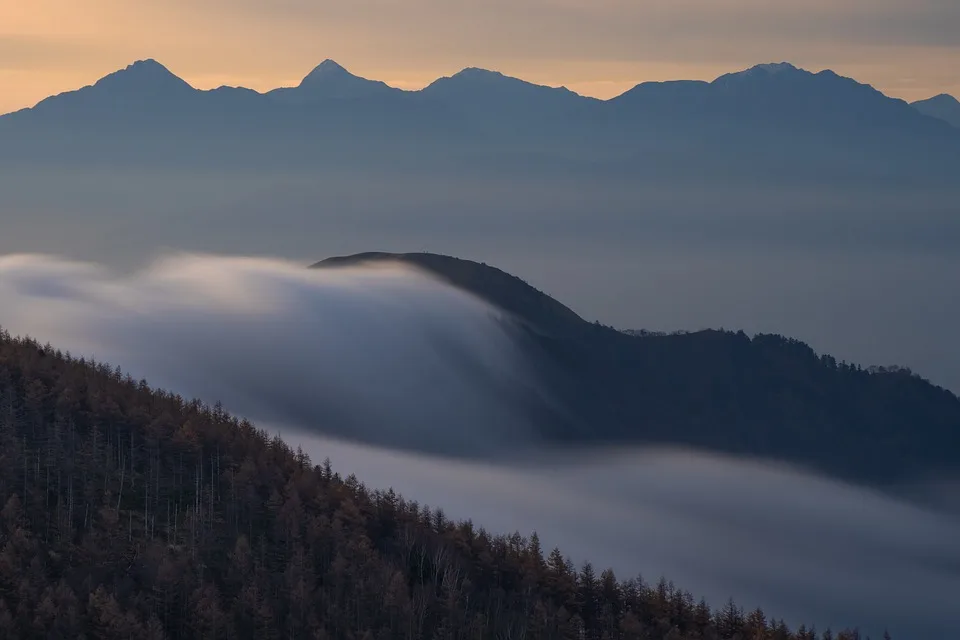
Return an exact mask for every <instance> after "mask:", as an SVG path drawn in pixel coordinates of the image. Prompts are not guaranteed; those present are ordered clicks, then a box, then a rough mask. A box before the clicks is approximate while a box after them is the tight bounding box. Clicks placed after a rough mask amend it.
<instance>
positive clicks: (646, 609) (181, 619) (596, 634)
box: [0, 332, 860, 640]
mask: <svg viewBox="0 0 960 640" xmlns="http://www.w3.org/2000/svg"><path fill="white" fill-rule="evenodd" d="M0 498H2V511H0V638H50V639H56V638H70V639H71V640H73V639H76V638H88V639H92V638H105V639H112V638H117V639H120V638H123V639H129V638H141V639H143V640H160V639H163V638H169V639H173V638H210V639H217V638H222V639H233V638H238V639H242V638H251V639H253V638H256V639H277V640H279V639H281V638H284V639H285V638H318V639H319V638H330V639H341V638H343V639H351V638H357V639H363V640H380V639H387V638H397V639H400V638H404V639H413V638H427V639H433V638H436V639H441V638H443V639H447V638H451V639H452V638H457V639H461V638H462V639H473V638H477V639H480V638H483V639H486V638H490V639H497V640H501V639H508V638H557V639H560V638H564V639H567V638H570V639H573V638H577V639H595V640H601V639H602V640H607V639H611V640H612V639H624V640H626V639H635V640H640V639H645V640H653V639H661V638H663V639H670V640H683V639H710V640H719V639H739V640H759V639H769V640H821V639H822V640H831V639H836V640H853V639H855V638H859V637H860V636H859V634H858V633H857V632H856V631H843V632H838V633H836V634H833V633H831V632H829V631H823V632H815V631H808V630H807V629H806V628H803V627H801V628H799V629H796V630H792V631H791V630H789V629H788V628H787V626H786V625H785V624H783V623H782V622H775V621H773V620H771V619H768V618H767V616H766V615H765V614H764V613H763V612H761V611H759V610H757V611H753V612H751V613H745V612H744V610H743V609H741V608H740V607H738V606H737V605H736V604H735V603H733V602H732V601H730V602H728V603H727V604H726V605H725V606H723V607H721V608H720V609H718V610H716V611H712V610H711V608H710V607H709V606H708V604H707V603H706V602H703V601H697V600H695V599H694V597H693V596H692V595H690V594H689V593H688V592H685V591H683V590H681V589H678V588H676V587H674V586H673V585H672V584H671V583H669V582H667V581H666V580H660V581H658V582H650V583H648V582H644V581H643V580H642V579H640V578H633V579H629V580H626V581H622V580H618V579H617V578H616V577H615V576H614V574H613V572H612V571H603V572H597V571H595V570H594V568H593V567H592V566H591V565H589V564H585V565H583V566H582V567H579V568H575V567H574V566H573V564H572V563H571V562H570V561H569V560H568V559H566V558H564V556H563V555H562V554H561V552H560V551H559V550H553V551H552V552H550V553H546V554H544V553H543V551H542V550H541V548H540V544H539V540H538V537H537V536H536V534H532V535H530V536H529V537H523V536H521V535H519V534H513V535H508V536H499V535H492V534H490V533H488V532H486V531H484V530H483V529H482V528H479V527H475V526H474V525H473V524H471V523H470V522H451V521H450V520H448V519H447V518H446V517H444V515H443V512H442V511H441V510H439V509H430V508H428V507H427V506H425V505H419V504H417V503H416V502H414V501H412V500H410V499H404V498H402V497H401V496H399V495H397V494H395V493H394V492H393V491H372V490H370V489H368V488H366V487H365V486H364V485H363V484H361V483H360V482H358V481H357V479H356V478H354V477H352V476H350V477H346V478H344V477H342V476H341V475H340V474H338V473H334V472H333V471H332V469H331V466H330V464H329V462H326V461H325V462H324V463H323V464H321V465H317V466H315V465H313V464H312V463H311V461H310V460H309V459H308V458H307V457H306V456H305V455H304V454H303V453H302V452H300V451H293V450H291V448H290V447H288V446H287V445H286V444H285V443H284V442H282V441H281V440H280V439H278V438H271V437H269V436H268V435H267V434H266V433H265V432H263V431H259V430H257V429H256V428H255V427H254V426H253V425H251V424H250V423H248V422H245V421H242V420H238V419H236V418H234V417H232V416H230V415H228V414H227V413H226V412H225V411H224V410H223V409H222V408H221V407H220V406H213V407H210V406H206V405H204V404H202V403H200V402H198V401H191V400H186V399H184V398H181V397H179V396H176V395H172V394H169V393H165V392H163V391H156V390H152V389H151V388H149V387H148V386H147V384H146V382H143V381H136V380H133V379H131V378H130V377H128V376H125V375H123V374H122V372H121V371H120V370H119V369H112V368H111V367H109V366H107V365H105V364H102V363H95V362H92V361H85V360H83V359H76V358H71V357H70V356H69V355H68V354H63V353H60V352H59V351H56V350H55V349H53V348H51V347H49V346H41V345H39V344H38V343H36V342H33V341H29V340H23V339H13V338H11V337H10V336H9V335H7V334H5V333H2V332H0ZM638 544H642V541H638Z"/></svg>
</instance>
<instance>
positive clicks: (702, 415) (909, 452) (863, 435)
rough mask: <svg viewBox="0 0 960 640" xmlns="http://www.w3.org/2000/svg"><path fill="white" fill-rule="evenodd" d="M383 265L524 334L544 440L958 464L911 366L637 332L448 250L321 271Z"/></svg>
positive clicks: (945, 466) (944, 426)
mask: <svg viewBox="0 0 960 640" xmlns="http://www.w3.org/2000/svg"><path fill="white" fill-rule="evenodd" d="M377 261H379V262H391V261H393V262H400V263H404V264H408V265H413V266H416V267H418V268H421V269H425V270H427V271H428V272H431V273H432V274H434V275H435V276H437V277H439V278H441V279H443V280H445V281H447V282H449V283H451V284H453V285H454V286H457V287H460V288H462V289H465V290H467V291H469V292H471V293H473V294H474V295H476V296H478V297H480V298H482V299H484V300H486V301H487V302H489V303H491V304H492V305H494V306H497V307H499V308H501V309H503V310H505V311H507V312H508V313H509V314H511V315H513V316H514V317H517V318H518V319H519V320H520V321H521V323H522V324H523V325H524V326H525V327H527V328H528V329H529V331H528V332H527V333H526V337H525V340H523V344H524V345H525V346H526V351H527V354H528V355H529V357H530V358H531V360H532V361H533V362H534V363H536V365H537V368H538V371H539V372H540V374H541V375H542V377H543V379H544V380H545V381H547V383H548V388H550V389H552V391H553V392H554V393H553V395H554V397H555V398H557V399H559V400H560V401H561V403H562V406H563V410H562V411H559V412H554V413H553V414H551V415H549V416H543V415H540V416H538V417H537V420H538V426H539V429H540V432H541V434H542V436H543V437H544V438H546V439H548V440H551V441H559V442H566V443H571V444H584V443H586V444H622V443H655V444H680V445H689V446H694V447H699V448H706V449H710V450H713V451H721V452H725V453H734V454H742V455H754V456H762V457H765V458H772V459H777V460H782V461H786V462H790V463H795V464H800V465H803V466H806V467H811V468H814V469H817V470H820V471H824V472H827V473H830V474H832V475H835V476H839V477H842V478H846V479H851V480H855V481H863V482H869V483H871V484H877V485H886V484H895V483H898V482H901V481H915V480H921V479H924V478H926V477H928V476H937V475H940V474H955V473H957V472H960V398H957V396H956V395H954V394H953V393H951V392H950V391H947V390H945V389H943V388H940V387H938V386H935V385H933V384H931V383H930V382H928V381H927V380H925V379H923V378H921V377H919V376H917V375H915V374H914V373H912V372H911V371H909V370H907V369H903V368H899V367H895V366H894V367H871V368H863V367H862V366H859V365H856V364H850V363H845V362H838V361H837V360H836V359H835V358H833V357H832V356H830V355H826V354H817V353H816V352H815V351H814V350H813V349H812V348H810V347H809V346H808V345H806V344H804V343H803V342H801V341H799V340H796V339H791V338H786V337H783V336H779V335H757V336H753V337H750V336H747V335H746V334H744V333H743V332H733V331H720V330H708V331H698V332H692V333H676V334H669V335H667V334H657V333H635V334H632V335H631V334H627V333H624V332H621V331H617V330H615V329H612V328H610V327H605V326H601V325H599V324H596V323H589V322H587V321H585V320H583V319H582V318H580V317H579V316H578V315H576V314H575V313H574V312H573V311H571V310H570V309H569V308H567V307H565V306H564V305H562V304H560V303H559V302H557V301H556V300H554V299H553V298H550V297H549V296H547V295H546V294H544V293H542V292H540V291H538V290H536V289H535V288H533V287H532V286H530V285H528V284H526V283H525V282H523V281H522V280H520V279H519V278H516V277H514V276H511V275H509V274H506V273H504V272H502V271H500V270H499V269H496V268H494V267H491V266H488V265H486V264H480V263H477V262H471V261H468V260H461V259H458V258H451V257H448V256H439V255H433V254H424V253H414V254H389V253H367V254H358V255H355V256H348V257H341V258H334V259H330V260H326V261H324V262H321V263H319V264H318V265H315V266H317V267H332V266H337V265H346V264H363V263H369V262H377Z"/></svg>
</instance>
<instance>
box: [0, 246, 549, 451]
mask: <svg viewBox="0 0 960 640" xmlns="http://www.w3.org/2000/svg"><path fill="white" fill-rule="evenodd" d="M0 310H2V311H0V324H2V326H4V327H5V328H6V329H7V330H8V331H10V332H11V333H13V334H17V335H30V336H32V337H34V338H36V339H38V340H40V341H43V342H46V341H50V342H51V343H54V344H55V345H56V346H57V348H60V349H64V350H69V351H70V352H72V353H74V354H75V355H84V356H88V357H91V356H92V357H95V358H97V359H98V360H101V361H106V362H109V363H110V364H115V365H120V366H121V367H122V368H123V369H124V370H125V371H127V372H129V373H131V375H134V376H135V377H145V378H146V379H147V380H148V381H149V382H150V383H151V384H153V385H155V386H160V387H164V388H167V389H170V390H173V391H175V392H178V393H181V394H183V395H186V396H189V397H200V398H202V399H204V400H206V401H208V402H211V403H212V402H214V401H216V400H220V401H222V402H223V403H224V404H225V405H226V406H227V407H229V408H230V410H231V411H233V412H235V413H237V414H240V415H243V416H245V417H249V418H251V419H253V420H259V421H276V422H284V423H293V424H297V425H300V426H301V427H303V428H308V429H317V430H323V431H324V432H325V433H333V434H335V435H338V436H341V437H348V438H353V439H356V440H359V441H363V442H372V443H377V444H384V445H388V446H394V447H410V448H416V449H419V450H427V451H436V452H440V453H445V454H466V453H469V455H483V454H485V453H492V452H494V451H497V450H500V449H501V448H502V447H504V446H508V445H510V446H516V445H518V444H520V443H522V442H524V441H526V440H527V439H528V438H530V437H531V436H532V427H531V424H530V423H529V421H528V420H527V416H526V413H525V409H524V407H526V406H528V405H529V404H530V402H529V399H530V398H531V397H533V395H536V394H537V393H538V390H537V388H536V385H535V380H534V379H533V377H532V376H531V375H530V374H529V373H528V371H527V369H526V366H525V363H524V362H523V359H522V357H521V356H520V355H519V351H518V349H517V348H516V345H515V344H514V341H513V339H512V337H511V335H510V329H511V327H510V325H509V324H508V323H507V322H506V321H505V320H504V319H503V318H501V317H500V314H499V312H498V311H496V310H495V309H493V308H492V307H490V306H488V305H487V304H485V303H484V302H482V301H480V300H478V299H476V298H474V297H472V296H470V295H469V294H467V293H465V292H463V291H461V290H459V289H456V288H453V287H451V286H449V285H446V284H444V283H441V282H439V281H437V280H435V279H433V278H431V277H429V276H427V275H426V274H423V273H420V272H418V271H415V270H413V269H411V268H409V267H404V266H401V265H385V266H369V267H362V268H345V269H336V270H319V269H318V270H308V269H306V268H304V266H303V265H298V264H295V263H290V262H283V261H279V260H268V259H260V258H235V257H215V256H207V255H179V256H169V257H166V258H164V259H161V260H159V261H157V262H155V263H154V264H152V265H151V266H150V267H149V268H146V269H143V270H141V271H138V272H136V273H133V274H130V275H125V276H117V275H115V274H113V273H111V272H110V271H108V270H106V269H105V268H102V267H99V266H97V265H93V264H89V263H79V262H69V261H64V260H60V259H57V258H53V257H49V256H39V255H13V256H7V257H3V258H0Z"/></svg>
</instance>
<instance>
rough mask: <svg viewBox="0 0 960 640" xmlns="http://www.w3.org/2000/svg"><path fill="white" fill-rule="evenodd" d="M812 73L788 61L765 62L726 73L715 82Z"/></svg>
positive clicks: (765, 78) (764, 78)
mask: <svg viewBox="0 0 960 640" xmlns="http://www.w3.org/2000/svg"><path fill="white" fill-rule="evenodd" d="M809 75H813V74H811V73H810V72H809V71H806V70H805V69H801V68H799V67H796V66H794V65H792V64H790V63H789V62H767V63H764V64H758V65H754V66H752V67H750V68H749V69H744V70H743V71H735V72H733V73H726V74H724V75H722V76H720V77H719V78H717V79H716V80H714V83H715V84H725V83H728V82H743V81H757V80H767V79H771V78H785V77H796V76H809Z"/></svg>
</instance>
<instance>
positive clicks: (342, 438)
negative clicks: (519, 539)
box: [0, 255, 960, 640]
mask: <svg viewBox="0 0 960 640" xmlns="http://www.w3.org/2000/svg"><path fill="white" fill-rule="evenodd" d="M0 325H2V326H3V327H4V328H6V329H7V330H8V331H10V332H11V333H14V334H18V335H26V334H29V335H31V336H33V337H34V338H36V339H38V340H40V341H43V342H46V341H49V342H51V343H53V344H54V345H55V346H57V347H59V348H61V349H65V350H70V351H71V352H72V353H74V354H77V355H80V354H82V355H85V356H94V357H96V358H97V359H99V360H105V361H108V362H110V363H111V364H117V365H120V366H122V367H123V368H124V369H125V370H126V371H128V372H130V373H131V374H132V375H134V376H135V377H144V378H146V379H147V380H148V381H149V382H151V383H152V384H154V385H155V386H162V387H165V388H168V389H171V390H173V391H176V392H179V393H181V394H184V395H186V396H190V397H194V396H196V397H200V398H202V399H204V400H206V401H208V402H211V403H212V402H215V401H217V400H220V401H222V402H223V403H224V405H225V406H226V408H227V409H229V410H231V411H233V412H235V413H238V414H241V415H243V416H246V417H250V418H251V419H254V420H255V421H258V422H259V423H260V424H261V425H264V426H267V427H269V428H270V429H272V430H275V431H278V432H280V433H281V434H282V435H283V437H284V438H286V439H287V440H288V441H289V442H290V443H291V444H292V445H294V446H296V445H302V446H303V447H304V449H305V450H306V451H307V452H308V453H309V454H310V455H311V456H312V457H313V458H314V460H316V461H319V460H321V459H322V458H324V457H327V456H329V457H330V458H331V459H332V460H333V462H334V466H335V467H336V469H337V470H339V471H341V472H343V473H356V474H357V476H358V477H359V478H360V479H361V480H362V481H364V482H365V483H367V484H368V485H369V486H371V487H378V488H387V487H394V488H395V489H398V490H400V491H401V492H403V493H404V494H405V495H406V496H407V497H408V498H410V499H416V500H418V501H419V502H421V503H428V504H430V505H432V506H439V507H442V508H443V509H444V510H445V511H446V512H447V514H448V515H449V516H451V517H454V518H471V519H473V520H474V522H475V523H477V524H478V525H482V526H485V527H486V528H488V529H490V530H493V531H499V532H510V531H514V530H519V531H521V532H522V533H530V532H532V531H534V530H536V531H538V533H539V534H540V536H541V539H542V541H543V543H544V544H545V545H547V546H553V545H558V546H560V548H561V549H562V550H563V551H564V552H565V553H566V554H568V555H570V556H572V557H573V558H575V559H576V560H577V561H578V562H582V561H585V560H590V561H592V562H593V563H594V564H595V565H596V566H597V567H598V568H601V567H607V566H610V567H613V568H614V569H615V570H616V571H617V572H618V574H619V575H620V576H621V577H627V576H631V575H636V574H638V573H642V574H643V575H644V576H645V577H646V578H647V579H648V580H656V579H658V578H659V577H660V576H661V575H664V576H667V577H668V578H670V579H672V580H674V581H675V582H676V583H677V584H678V585H680V586H682V587H683V588H686V589H689V590H690V591H692V592H693V593H694V594H695V595H697V596H700V595H703V596H706V597H708V599H709V600H710V601H711V602H712V603H713V604H714V605H720V604H722V603H723V602H724V601H725V600H726V599H727V597H729V596H734V597H735V598H737V600H738V601H740V602H741V603H743V604H744V605H746V606H748V607H752V606H757V605H760V606H763V607H764V609H765V610H766V611H767V612H768V615H772V616H776V617H784V618H786V619H787V620H788V621H790V622H792V623H798V622H801V621H805V622H807V623H808V624H809V623H815V624H816V625H817V626H818V627H819V628H824V627H826V626H828V625H830V626H833V627H834V628H838V627H841V626H848V625H849V626H853V625H857V624H859V625H860V626H861V628H863V629H864V630H865V631H868V632H869V633H871V634H873V635H874V636H876V637H879V636H880V634H882V632H883V630H884V628H889V629H890V631H891V633H893V634H894V637H895V638H897V637H899V638H908V639H913V640H928V639H929V640H935V639H940V638H947V637H954V636H955V635H956V633H957V630H958V629H960V520H958V517H957V515H956V514H955V513H951V512H948V511H946V510H938V509H933V508H930V507H925V506H921V504H919V503H911V502H909V501H906V500H904V499H901V498H897V497H894V496H890V495H885V494H881V493H878V492H875V491H871V490H867V489H864V488H860V487H854V486H850V485H846V484H842V483H839V482H836V481H833V480H830V479H826V478H822V477H817V476H814V475H811V474H808V473H805V472H803V471H800V470H796V469H787V468H784V467H780V466H775V465H772V464H768V463H765V462H763V461H755V460H741V459H734V458H729V457H720V456H715V455H711V454H708V453H703V452H689V451H676V450H664V449H656V450H654V449H646V450H644V449H619V450H595V451H563V452H561V451H550V450H547V449H544V448H541V447H538V446H537V439H536V436H535V429H534V426H533V424H532V423H531V421H530V420H529V414H528V413H527V411H528V409H529V407H530V399H531V398H535V399H537V401H538V402H542V403H544V404H548V405H549V404H551V403H552V402H553V399H551V398H550V397H549V396H548V395H547V394H546V392H545V390H544V389H542V388H541V386H540V385H539V383H538V381H537V380H536V377H535V375H534V374H533V373H532V368H531V367H530V366H529V364H528V363H527V362H525V361H524V356H523V350H522V349H521V348H520V347H519V346H518V343H517V342H516V337H515V333H514V330H513V327H512V325H511V323H510V321H509V319H507V318H504V317H503V316H502V314H501V313H500V312H498V311H497V310H496V309H493V308H491V307H490V306H488V305H486V304H485V303H483V302H481V301H479V300H477V299H476V298H474V297H472V296H470V295H468V294H466V293H464V292H462V291H459V290H457V289H454V288H452V287H450V286H448V285H446V284H443V283H441V282H439V281H437V280H434V279H432V278H430V277H429V276H427V275H426V274H423V273H420V272H417V271H414V270H411V269H409V268H405V267H400V266H398V265H386V266H380V267H372V266H370V267H356V268H342V269H335V270H308V269H305V268H304V267H303V265H299V264H295V263H290V262H284V261H277V260H267V259H254V258H245V257H218V256H209V255H171V256H168V257H166V258H164V259H162V260H159V261H157V262H155V263H154V264H152V265H151V266H150V267H148V268H145V269H142V270H140V271H138V272H135V273H132V274H130V273H128V274H125V275H118V274H116V273H114V272H111V271H110V270H108V269H106V268H103V267H100V266H97V265H94V264H89V263H78V262H73V261H67V260H62V259H58V258H54V257H50V256H40V255H11V256H6V257H0Z"/></svg>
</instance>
